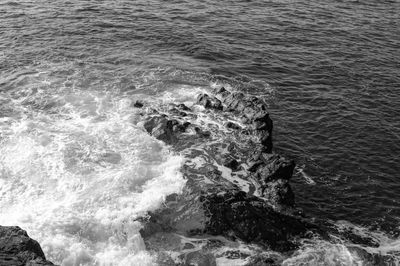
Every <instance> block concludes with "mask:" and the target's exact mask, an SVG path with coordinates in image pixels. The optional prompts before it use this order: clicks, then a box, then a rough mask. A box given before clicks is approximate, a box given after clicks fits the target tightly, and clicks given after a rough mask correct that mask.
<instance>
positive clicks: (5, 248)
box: [0, 226, 54, 266]
mask: <svg viewBox="0 0 400 266" xmlns="http://www.w3.org/2000/svg"><path fill="white" fill-rule="evenodd" d="M0 265H4V266H7V265H13V266H17V265H21V266H22V265H30V266H34V265H54V264H53V263H51V262H49V261H47V260H46V257H45V256H44V253H43V251H42V249H41V247H40V245H39V243H38V242H37V241H35V240H33V239H32V238H30V237H29V236H28V234H27V233H26V231H24V230H22V229H21V228H19V227H18V226H0Z"/></svg>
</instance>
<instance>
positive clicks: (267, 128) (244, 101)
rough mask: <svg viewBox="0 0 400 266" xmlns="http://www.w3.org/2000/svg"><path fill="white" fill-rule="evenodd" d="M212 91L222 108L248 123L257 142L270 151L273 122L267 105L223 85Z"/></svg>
mask: <svg viewBox="0 0 400 266" xmlns="http://www.w3.org/2000/svg"><path fill="white" fill-rule="evenodd" d="M214 93H215V94H216V95H217V96H218V97H219V98H220V99H221V101H222V103H223V104H224V105H225V108H224V110H225V111H227V112H233V113H235V114H236V115H238V116H239V117H240V118H241V120H242V122H243V123H245V124H250V125H251V128H252V130H253V132H254V134H255V135H256V136H257V137H258V139H259V143H260V144H261V145H263V146H264V148H265V151H266V152H271V151H272V128H273V123H272V120H271V118H270V117H269V113H268V111H267V105H266V104H265V103H264V102H263V101H262V100H261V99H259V98H257V97H246V96H245V95H244V94H243V93H241V92H233V93H231V92H229V91H227V90H226V89H225V88H223V87H222V88H219V89H216V90H214ZM199 97H200V96H199Z"/></svg>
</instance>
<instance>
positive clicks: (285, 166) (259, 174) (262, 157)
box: [247, 151, 295, 207]
mask: <svg viewBox="0 0 400 266" xmlns="http://www.w3.org/2000/svg"><path fill="white" fill-rule="evenodd" d="M247 164H248V166H249V168H248V170H249V171H250V172H253V173H254V179H255V181H256V182H257V184H258V185H259V187H258V192H259V193H260V194H261V195H263V197H264V198H265V199H267V200H268V201H269V202H270V203H271V204H272V205H274V206H276V207H282V206H281V205H286V206H294V193H293V191H292V189H291V187H290V184H289V181H288V180H289V179H290V178H291V177H292V175H293V171H294V168H295V163H294V161H293V160H288V159H286V158H284V157H282V156H280V155H278V154H270V153H263V152H260V151H257V152H255V153H254V154H253V156H251V157H250V158H249V159H248V161H247Z"/></svg>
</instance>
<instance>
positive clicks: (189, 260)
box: [183, 251, 217, 266]
mask: <svg viewBox="0 0 400 266" xmlns="http://www.w3.org/2000/svg"><path fill="white" fill-rule="evenodd" d="M183 257H184V259H183V260H184V264H183V265H185V266H186V265H187V266H195V265H196V266H217V262H216V261H215V257H214V256H213V255H212V254H211V253H205V252H202V251H194V252H190V253H187V254H185V255H184V256H183Z"/></svg>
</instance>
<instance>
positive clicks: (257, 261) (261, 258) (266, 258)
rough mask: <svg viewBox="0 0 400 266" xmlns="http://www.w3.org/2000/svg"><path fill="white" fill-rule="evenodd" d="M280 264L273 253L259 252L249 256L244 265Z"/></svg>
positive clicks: (267, 265)
mask: <svg viewBox="0 0 400 266" xmlns="http://www.w3.org/2000/svg"><path fill="white" fill-rule="evenodd" d="M278 265H281V263H280V259H279V258H278V257H275V256H274V255H273V254H268V255H266V254H261V255H257V256H253V257H251V258H250V260H249V262H248V263H247V264H246V266H278Z"/></svg>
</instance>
